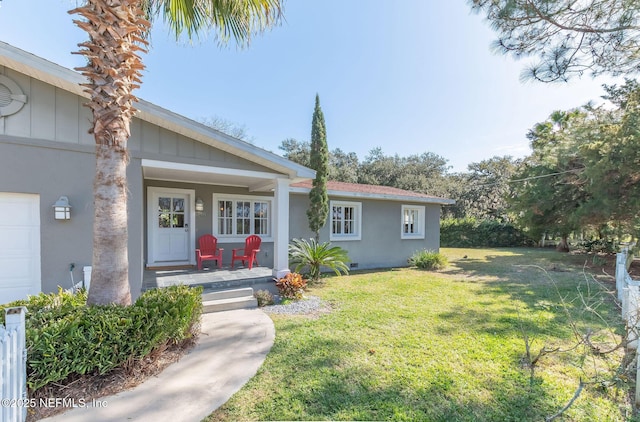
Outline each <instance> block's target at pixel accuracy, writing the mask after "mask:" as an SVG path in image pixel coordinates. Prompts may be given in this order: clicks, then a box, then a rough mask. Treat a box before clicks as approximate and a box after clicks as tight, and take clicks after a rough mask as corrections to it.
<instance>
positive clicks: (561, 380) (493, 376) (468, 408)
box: [206, 249, 629, 421]
mask: <svg viewBox="0 0 640 422" xmlns="http://www.w3.org/2000/svg"><path fill="white" fill-rule="evenodd" d="M441 252H442V253H444V254H445V255H446V256H447V257H448V258H449V261H450V265H449V267H448V268H447V269H446V270H443V271H439V272H426V271H418V270H412V269H398V270H386V271H379V272H359V273H354V274H352V275H349V276H344V277H331V278H328V279H327V281H326V284H325V285H323V286H321V287H317V288H315V289H313V290H312V291H311V292H309V294H312V295H316V296H319V297H321V298H322V299H323V300H325V301H327V302H329V303H330V304H331V305H332V307H333V311H332V312H330V313H328V314H323V315H320V316H317V317H309V316H301V315H298V316H281V315H273V320H274V323H275V326H276V340H275V344H274V346H273V348H272V350H271V352H270V353H269V355H268V356H267V359H266V360H265V362H264V365H263V366H262V367H261V369H260V370H259V371H258V374H257V375H256V376H255V377H254V378H253V379H252V380H251V381H250V382H249V383H248V384H247V385H246V386H245V387H244V388H242V390H241V391H239V392H238V393H237V394H235V395H234V396H233V397H232V398H231V399H230V400H229V401H228V402H227V403H226V404H225V405H224V406H222V408H220V409H218V410H217V411H216V412H214V413H213V414H212V415H211V416H209V418H207V419H206V420H207V421H218V420H224V421H238V420H398V421H416V420H425V421H509V420H511V421H527V420H530V421H540V420H544V418H545V417H547V416H550V415H553V414H554V413H556V412H557V411H558V410H559V409H560V408H562V407H563V406H564V405H565V404H566V403H567V401H568V400H570V399H571V397H572V396H573V394H574V391H575V389H576V388H577V386H578V383H579V380H580V378H582V379H584V380H595V379H596V378H597V379H598V380H599V381H603V380H605V379H609V378H610V377H609V376H608V375H609V374H610V373H611V371H613V370H615V369H616V368H617V367H618V366H619V364H620V361H621V358H622V356H621V353H614V354H611V355H607V357H605V358H598V359H595V358H591V357H590V356H589V355H587V354H585V353H584V350H585V349H584V348H583V347H578V348H575V349H574V350H573V351H571V352H566V353H555V354H552V355H547V356H545V357H543V358H542V359H541V361H540V362H539V364H538V367H537V369H536V371H535V376H534V378H533V380H532V379H531V378H530V372H529V368H528V366H527V365H526V364H525V362H526V360H523V357H524V356H525V345H524V344H525V343H524V340H523V338H524V336H523V332H525V333H526V334H527V336H528V338H529V339H530V341H531V343H532V347H531V348H532V352H537V351H538V350H539V349H540V348H541V347H542V346H544V345H546V346H548V347H551V346H553V347H558V346H559V347H562V348H569V347H570V346H571V345H573V344H575V339H576V337H575V336H574V331H573V330H572V329H571V323H574V324H575V326H576V328H577V329H578V330H579V331H581V332H586V330H587V329H590V330H591V331H593V332H594V334H593V336H592V338H593V339H594V340H598V341H601V342H614V341H615V340H616V337H617V336H618V335H620V334H621V327H620V326H615V325H610V324H611V323H609V324H608V323H607V322H606V321H615V323H619V317H618V316H617V315H618V314H617V310H616V308H615V305H614V303H613V301H612V300H611V296H610V295H608V294H606V293H605V292H604V291H603V288H602V287H601V285H600V284H598V283H595V282H594V281H593V280H592V279H591V277H590V276H589V275H587V274H585V273H584V272H583V264H584V263H585V257H579V256H571V255H567V254H559V253H555V252H553V251H546V250H534V249H443V250H442V251H441ZM589 262H591V261H589ZM600 274H602V272H601V271H600ZM606 283H607V284H606V286H607V287H609V288H610V287H611V286H612V285H613V282H612V281H607V282H606ZM624 381H625V379H624V378H622V380H621V381H619V382H618V384H617V388H616V385H610V384H606V385H607V386H608V387H607V388H604V387H603V385H605V384H604V382H598V383H596V384H589V385H587V386H586V387H585V389H584V390H583V391H582V394H581V395H580V397H579V398H578V399H577V400H576V402H575V403H574V405H573V406H572V407H571V408H570V409H569V410H568V411H567V412H566V414H565V416H564V418H563V419H561V420H584V421H591V420H599V421H604V420H606V421H614V420H625V415H626V414H627V412H629V410H628V409H629V406H628V404H627V400H626V397H627V395H628V386H627V385H626V384H625V382H624Z"/></svg>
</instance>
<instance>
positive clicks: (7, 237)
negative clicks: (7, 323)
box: [0, 193, 42, 304]
mask: <svg viewBox="0 0 640 422" xmlns="http://www.w3.org/2000/svg"><path fill="white" fill-rule="evenodd" d="M41 291H42V283H41V279H40V197H39V196H38V195H32V194H22V193H0V304H4V303H7V302H11V301H13V300H16V299H26V297H27V295H35V294H38V293H40V292H41Z"/></svg>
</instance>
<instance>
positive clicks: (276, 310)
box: [262, 296, 330, 315]
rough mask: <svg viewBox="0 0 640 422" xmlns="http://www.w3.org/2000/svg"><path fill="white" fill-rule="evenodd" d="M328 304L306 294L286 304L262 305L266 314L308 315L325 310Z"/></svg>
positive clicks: (327, 308) (328, 307)
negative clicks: (302, 297) (304, 296)
mask: <svg viewBox="0 0 640 422" xmlns="http://www.w3.org/2000/svg"><path fill="white" fill-rule="evenodd" d="M329 309H330V306H329V305H328V304H327V303H325V302H323V301H322V300H320V298H319V297H317V296H307V297H306V298H304V299H301V300H294V301H292V302H290V303H288V304H286V305H269V306H264V307H262V310H263V311H265V312H266V313H268V314H282V315H308V314H314V313H318V312H322V311H327V310H329Z"/></svg>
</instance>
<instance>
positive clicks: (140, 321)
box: [0, 286, 202, 391]
mask: <svg viewBox="0 0 640 422" xmlns="http://www.w3.org/2000/svg"><path fill="white" fill-rule="evenodd" d="M201 294H202V288H189V287H187V286H173V287H167V288H163V289H155V290H150V291H147V292H145V293H143V294H142V295H141V296H140V298H138V300H137V301H136V302H135V303H134V304H133V305H131V306H126V307H124V306H117V305H110V306H86V300H87V296H86V293H85V292H84V291H81V292H79V293H77V294H71V293H68V292H64V291H60V292H58V293H57V294H48V295H46V294H42V293H41V294H40V295H38V296H32V297H30V298H29V299H27V300H20V301H15V302H12V303H10V304H7V305H3V306H2V308H7V307H11V306H26V307H27V314H26V343H27V350H28V352H27V385H28V387H29V389H31V390H32V391H34V390H37V389H39V388H41V387H44V386H45V385H47V384H49V383H52V382H59V381H62V380H65V379H67V378H68V377H69V376H71V375H75V374H77V375H84V374H101V375H102V374H105V373H107V372H109V371H111V370H112V369H114V368H116V367H118V366H121V365H123V364H125V363H130V362H132V361H134V360H136V359H140V358H142V357H144V356H146V355H148V354H149V353H151V352H152V351H153V350H154V349H157V348H160V347H164V346H166V345H169V344H177V343H179V342H181V341H183V340H185V339H188V338H191V337H195V336H197V335H198V332H199V321H200V315H201V314H202V298H201ZM0 315H2V318H4V312H0Z"/></svg>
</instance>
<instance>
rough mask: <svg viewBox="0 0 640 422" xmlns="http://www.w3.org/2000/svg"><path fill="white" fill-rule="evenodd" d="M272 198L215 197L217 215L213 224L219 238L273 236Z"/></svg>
mask: <svg viewBox="0 0 640 422" xmlns="http://www.w3.org/2000/svg"><path fill="white" fill-rule="evenodd" d="M272 201H273V198H271V197H257V196H255V197H251V196H238V195H224V196H218V195H214V197H213V203H214V204H215V205H216V215H215V216H214V218H215V221H214V224H213V227H214V232H215V234H216V235H217V236H220V237H222V238H224V237H243V238H244V237H246V236H249V235H251V234H257V235H258V236H261V237H270V236H271V209H272V207H271V203H272Z"/></svg>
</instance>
